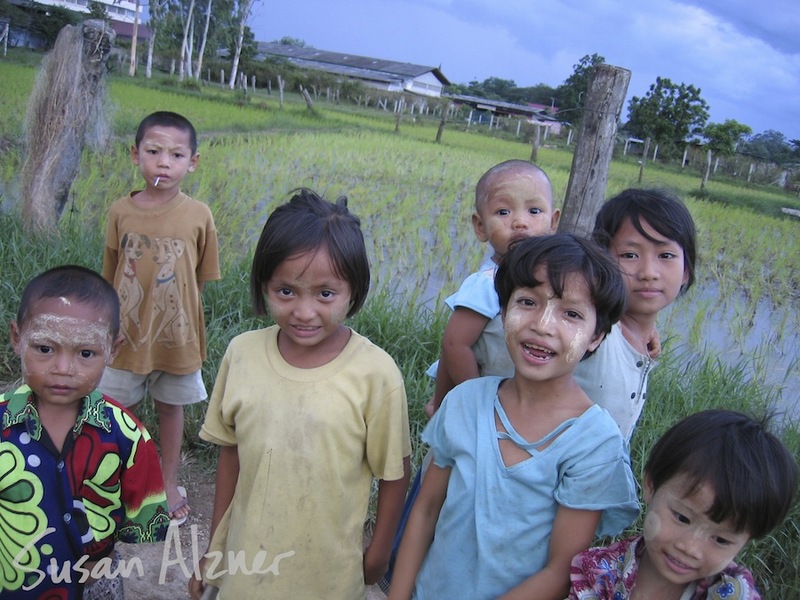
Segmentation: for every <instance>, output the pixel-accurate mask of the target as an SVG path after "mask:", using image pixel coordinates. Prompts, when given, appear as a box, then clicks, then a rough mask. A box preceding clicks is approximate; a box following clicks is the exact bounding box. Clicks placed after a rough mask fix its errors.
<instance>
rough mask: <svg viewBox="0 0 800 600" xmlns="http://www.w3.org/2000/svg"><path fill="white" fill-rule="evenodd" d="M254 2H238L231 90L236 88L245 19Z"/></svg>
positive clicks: (242, 0) (244, 0) (249, 0)
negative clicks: (237, 25) (237, 28)
mask: <svg viewBox="0 0 800 600" xmlns="http://www.w3.org/2000/svg"><path fill="white" fill-rule="evenodd" d="M254 1H255V0H239V13H238V18H239V32H238V33H237V35H236V49H235V50H234V54H233V67H232V68H231V80H230V88H231V90H233V89H234V88H235V87H236V75H237V73H238V71H239V59H240V58H241V56H242V44H244V28H245V26H246V25H247V19H248V17H249V16H250V10H251V9H252V8H253V2H254Z"/></svg>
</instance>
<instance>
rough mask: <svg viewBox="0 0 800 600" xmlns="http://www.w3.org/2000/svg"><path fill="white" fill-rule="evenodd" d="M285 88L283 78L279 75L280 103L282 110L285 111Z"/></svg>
mask: <svg viewBox="0 0 800 600" xmlns="http://www.w3.org/2000/svg"><path fill="white" fill-rule="evenodd" d="M283 86H284V81H283V78H282V77H281V76H280V75H278V102H280V107H281V110H283Z"/></svg>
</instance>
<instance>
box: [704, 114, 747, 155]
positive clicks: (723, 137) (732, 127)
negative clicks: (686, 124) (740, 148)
mask: <svg viewBox="0 0 800 600" xmlns="http://www.w3.org/2000/svg"><path fill="white" fill-rule="evenodd" d="M751 133H753V130H752V129H750V127H748V126H747V125H744V124H742V123H739V122H738V121H735V120H734V119H726V120H725V122H724V123H709V124H708V125H706V126H705V128H704V129H703V137H704V138H706V140H707V141H708V144H707V146H708V148H709V149H710V150H711V151H712V152H713V153H714V154H715V155H717V156H733V155H734V153H735V152H736V147H737V145H738V144H739V142H740V141H741V140H742V138H743V137H744V136H746V135H750V134H751Z"/></svg>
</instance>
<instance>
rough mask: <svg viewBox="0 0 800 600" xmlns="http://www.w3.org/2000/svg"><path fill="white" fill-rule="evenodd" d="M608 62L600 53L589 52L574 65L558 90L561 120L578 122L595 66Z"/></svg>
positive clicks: (558, 116)
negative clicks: (570, 73)
mask: <svg viewBox="0 0 800 600" xmlns="http://www.w3.org/2000/svg"><path fill="white" fill-rule="evenodd" d="M604 62H606V59H605V58H604V57H602V56H600V55H599V54H596V53H595V54H592V55H589V54H587V55H586V56H584V57H583V58H581V59H580V60H579V61H578V64H576V65H573V71H572V75H570V76H569V77H567V79H566V80H565V81H564V83H562V84H561V85H560V86H559V87H558V89H557V90H556V94H555V95H556V98H557V104H558V108H559V110H558V114H557V115H556V117H557V118H558V120H559V121H562V122H570V123H578V122H580V120H581V116H582V115H583V104H584V102H586V92H587V91H588V89H589V81H590V80H591V78H592V73H593V71H594V66H595V65H597V64H600V63H604Z"/></svg>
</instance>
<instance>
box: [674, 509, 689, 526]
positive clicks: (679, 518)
mask: <svg viewBox="0 0 800 600" xmlns="http://www.w3.org/2000/svg"><path fill="white" fill-rule="evenodd" d="M672 516H673V517H675V520H676V521H678V523H683V524H684V525H689V524H690V523H691V521H690V520H689V518H688V517H686V516H684V515H682V514H681V513H679V512H678V511H676V510H673V511H672Z"/></svg>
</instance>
